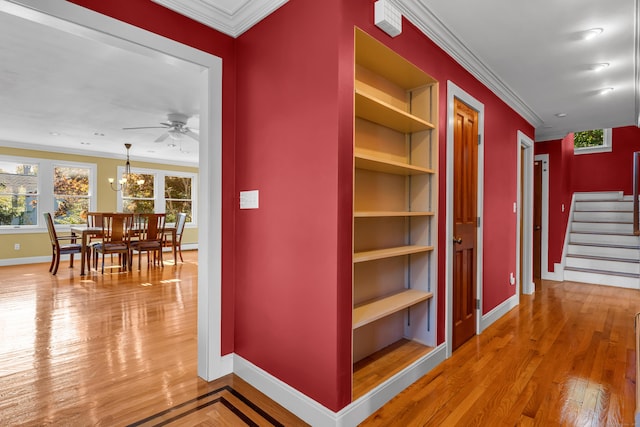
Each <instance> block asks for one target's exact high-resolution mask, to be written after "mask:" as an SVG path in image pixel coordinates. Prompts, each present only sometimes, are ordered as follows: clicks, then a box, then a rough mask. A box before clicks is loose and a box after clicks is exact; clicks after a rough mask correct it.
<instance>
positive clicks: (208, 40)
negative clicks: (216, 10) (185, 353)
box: [69, 0, 237, 354]
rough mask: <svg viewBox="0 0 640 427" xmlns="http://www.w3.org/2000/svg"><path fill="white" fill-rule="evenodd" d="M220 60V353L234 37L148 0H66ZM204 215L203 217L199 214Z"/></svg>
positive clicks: (228, 303)
mask: <svg viewBox="0 0 640 427" xmlns="http://www.w3.org/2000/svg"><path fill="white" fill-rule="evenodd" d="M69 1H70V2H71V3H75V4H78V5H80V6H83V7H86V8H88V9H91V10H94V11H96V12H99V13H102V14H104V15H107V16H110V17H112V18H115V19H118V20H120V21H124V22H127V23H129V24H132V25H135V26H136V27H139V28H143V29H145V30H148V31H151V32H153V33H156V34H160V35H162V36H164V37H167V38H170V39H173V40H175V41H178V42H181V43H184V44H186V45H189V46H191V47H194V48H196V49H200V50H202V51H205V52H208V53H210V54H212V55H215V56H217V57H219V58H222V60H223V63H222V64H223V71H222V73H223V80H222V111H223V113H222V199H223V203H222V331H221V333H222V343H221V345H222V353H223V354H228V353H231V352H233V323H234V313H233V311H234V306H233V299H234V297H233V283H234V280H235V279H234V261H233V256H232V254H233V247H234V234H233V230H234V213H235V209H234V208H235V204H236V202H235V201H236V200H237V199H235V198H234V196H235V187H234V162H235V160H234V143H235V139H236V136H235V119H236V115H235V110H236V109H235V100H236V98H235V86H236V82H235V75H236V72H235V69H236V65H235V64H236V61H235V40H234V39H233V38H231V37H229V36H227V35H224V34H222V33H220V32H218V31H215V30H213V29H211V28H209V27H207V26H205V25H202V24H199V23H197V22H195V21H192V20H191V19H189V18H186V17H184V16H182V15H179V14H177V13H175V12H172V11H171V10H169V9H166V8H164V7H162V6H160V5H158V4H156V3H154V2H152V1H150V0H109V1H104V0H69ZM203 220H204V218H203Z"/></svg>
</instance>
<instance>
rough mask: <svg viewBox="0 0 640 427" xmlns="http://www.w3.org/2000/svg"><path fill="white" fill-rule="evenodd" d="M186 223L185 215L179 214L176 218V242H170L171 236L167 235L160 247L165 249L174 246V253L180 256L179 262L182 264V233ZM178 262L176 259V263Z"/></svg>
mask: <svg viewBox="0 0 640 427" xmlns="http://www.w3.org/2000/svg"><path fill="white" fill-rule="evenodd" d="M186 223H187V214H186V213H184V212H180V213H179V214H178V216H177V218H176V240H175V242H174V241H173V240H172V239H173V236H172V235H171V234H169V233H167V234H166V235H165V238H164V240H163V241H162V245H163V246H164V247H165V248H167V247H169V248H172V247H173V245H174V244H175V246H176V251H177V252H178V254H180V261H182V262H184V260H183V259H182V232H183V231H184V226H185V224H186ZM177 261H178V260H177V259H176V262H177Z"/></svg>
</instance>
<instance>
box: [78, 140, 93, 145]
mask: <svg viewBox="0 0 640 427" xmlns="http://www.w3.org/2000/svg"><path fill="white" fill-rule="evenodd" d="M80 144H82V145H91V143H90V142H84V141H80Z"/></svg>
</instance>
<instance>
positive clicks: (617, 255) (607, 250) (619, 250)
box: [567, 243, 640, 262]
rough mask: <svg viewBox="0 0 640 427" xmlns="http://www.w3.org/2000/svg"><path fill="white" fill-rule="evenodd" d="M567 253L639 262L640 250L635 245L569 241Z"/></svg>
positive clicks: (569, 254)
mask: <svg viewBox="0 0 640 427" xmlns="http://www.w3.org/2000/svg"><path fill="white" fill-rule="evenodd" d="M567 254H568V256H589V257H595V258H601V259H609V260H619V259H629V260H634V261H636V262H640V250H638V247H637V246H635V247H629V246H621V245H615V246H613V245H602V244H574V243H569V246H568V247H567Z"/></svg>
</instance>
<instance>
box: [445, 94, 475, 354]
mask: <svg viewBox="0 0 640 427" xmlns="http://www.w3.org/2000/svg"><path fill="white" fill-rule="evenodd" d="M454 115H455V124H454V149H453V152H454V154H453V159H454V160H453V162H454V163H453V215H454V226H453V236H451V237H452V238H453V241H454V243H453V248H454V249H453V343H452V349H453V350H455V349H456V348H458V347H460V345H462V344H463V343H464V342H466V341H467V340H468V339H469V338H471V337H473V336H474V335H475V331H476V268H477V266H476V240H477V227H478V215H477V193H478V112H477V111H475V110H473V109H471V108H470V107H468V106H467V105H465V104H463V103H462V102H460V101H458V100H457V99H456V100H455V105H454Z"/></svg>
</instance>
